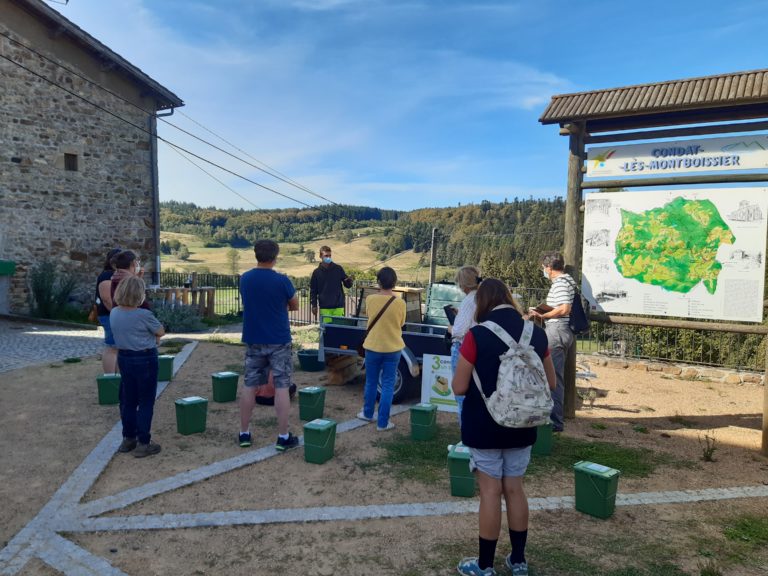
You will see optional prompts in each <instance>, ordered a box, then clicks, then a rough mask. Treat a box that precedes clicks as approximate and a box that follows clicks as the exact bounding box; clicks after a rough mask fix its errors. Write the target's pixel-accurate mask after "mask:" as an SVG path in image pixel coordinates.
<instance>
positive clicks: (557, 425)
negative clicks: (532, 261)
mask: <svg viewBox="0 0 768 576" xmlns="http://www.w3.org/2000/svg"><path fill="white" fill-rule="evenodd" d="M541 270H542V274H543V275H544V278H546V279H547V280H549V281H550V282H552V286H551V287H550V289H549V292H548V293H547V306H550V307H551V308H552V310H550V311H548V312H546V313H544V314H541V313H539V312H537V311H536V310H534V309H532V310H530V312H529V314H530V316H535V317H537V318H542V319H543V320H544V321H545V323H546V324H545V330H546V332H547V339H548V340H549V353H550V354H551V355H552V363H553V364H554V365H555V374H556V376H557V388H556V389H555V390H554V391H553V392H552V400H553V401H554V407H553V408H552V415H551V419H552V430H554V431H555V432H562V431H563V399H564V397H565V383H564V379H563V377H564V372H565V358H566V356H567V355H568V350H569V349H570V347H571V346H572V345H573V340H574V336H573V332H571V329H570V327H569V326H568V318H569V316H570V313H571V304H572V302H573V296H574V294H575V290H576V282H574V280H573V278H572V277H571V276H570V274H566V272H565V261H564V260H563V255H562V254H560V253H559V252H548V253H546V254H544V256H543V257H542V259H541Z"/></svg>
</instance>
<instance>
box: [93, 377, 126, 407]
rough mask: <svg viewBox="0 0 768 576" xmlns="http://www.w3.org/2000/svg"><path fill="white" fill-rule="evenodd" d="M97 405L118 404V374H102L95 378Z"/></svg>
mask: <svg viewBox="0 0 768 576" xmlns="http://www.w3.org/2000/svg"><path fill="white" fill-rule="evenodd" d="M96 386H97V388H98V393H99V404H102V405H109V404H119V403H120V374H102V375H101V376H97V377H96Z"/></svg>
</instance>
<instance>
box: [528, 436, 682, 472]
mask: <svg viewBox="0 0 768 576" xmlns="http://www.w3.org/2000/svg"><path fill="white" fill-rule="evenodd" d="M580 460H587V461H589V462H596V463H598V464H602V465H603V466H609V467H611V468H616V469H617V470H621V475H622V476H624V477H635V478H645V477H647V476H649V475H650V474H652V473H653V471H654V470H655V469H656V466H659V465H662V464H669V463H672V462H674V461H675V459H674V458H672V457H671V456H668V455H666V454H660V453H657V452H653V451H652V450H649V449H647V448H626V447H624V446H618V445H616V444H612V443H610V442H590V441H587V440H580V439H577V438H571V437H569V436H563V435H559V436H556V437H555V438H554V440H553V446H552V454H551V455H549V456H546V457H543V458H540V457H534V458H533V459H532V460H531V464H530V465H529V466H528V472H527V474H528V475H531V476H535V475H537V474H546V473H549V472H552V471H553V470H570V469H571V468H573V465H574V464H575V463H576V462H578V461H580Z"/></svg>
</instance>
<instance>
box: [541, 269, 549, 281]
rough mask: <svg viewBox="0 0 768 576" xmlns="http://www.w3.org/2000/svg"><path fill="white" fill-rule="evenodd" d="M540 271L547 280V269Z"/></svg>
mask: <svg viewBox="0 0 768 576" xmlns="http://www.w3.org/2000/svg"><path fill="white" fill-rule="evenodd" d="M541 273H542V274H543V275H544V278H546V279H547V280H549V274H547V271H546V270H542V271H541Z"/></svg>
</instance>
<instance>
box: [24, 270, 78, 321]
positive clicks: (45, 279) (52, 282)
mask: <svg viewBox="0 0 768 576" xmlns="http://www.w3.org/2000/svg"><path fill="white" fill-rule="evenodd" d="M29 282H30V293H31V298H32V302H31V306H30V307H31V309H32V315H33V316H39V317H40V318H57V317H58V315H59V314H60V313H61V312H62V311H63V310H64V308H65V307H66V305H67V301H68V300H69V296H70V295H71V294H72V291H73V290H74V289H75V286H76V284H77V282H76V280H75V278H74V276H73V275H72V274H70V273H68V272H61V271H59V269H58V266H57V265H56V263H54V262H53V261H51V260H43V261H42V262H40V263H39V264H37V265H36V266H34V267H33V268H32V270H31V272H30V274H29Z"/></svg>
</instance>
